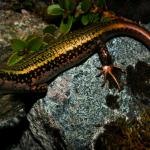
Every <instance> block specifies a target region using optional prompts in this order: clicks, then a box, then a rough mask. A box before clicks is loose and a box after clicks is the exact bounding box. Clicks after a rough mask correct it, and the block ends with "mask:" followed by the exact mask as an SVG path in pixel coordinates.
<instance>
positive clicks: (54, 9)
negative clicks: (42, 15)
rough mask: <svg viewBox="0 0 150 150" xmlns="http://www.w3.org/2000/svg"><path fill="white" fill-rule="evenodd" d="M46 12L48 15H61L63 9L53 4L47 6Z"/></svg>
mask: <svg viewBox="0 0 150 150" xmlns="http://www.w3.org/2000/svg"><path fill="white" fill-rule="evenodd" d="M47 13H48V14H49V15H63V13H64V9H62V8H61V7H60V5H59V4H53V5H50V6H48V8H47Z"/></svg>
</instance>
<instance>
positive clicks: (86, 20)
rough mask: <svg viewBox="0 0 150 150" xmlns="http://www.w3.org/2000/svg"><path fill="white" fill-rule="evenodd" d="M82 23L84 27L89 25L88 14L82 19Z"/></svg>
mask: <svg viewBox="0 0 150 150" xmlns="http://www.w3.org/2000/svg"><path fill="white" fill-rule="evenodd" d="M81 22H82V24H83V25H87V24H88V23H89V15H88V14H86V15H83V16H82V17H81Z"/></svg>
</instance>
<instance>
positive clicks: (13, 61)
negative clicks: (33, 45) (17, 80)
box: [7, 52, 25, 66]
mask: <svg viewBox="0 0 150 150" xmlns="http://www.w3.org/2000/svg"><path fill="white" fill-rule="evenodd" d="M24 57H25V56H19V55H18V53H17V52H15V53H13V54H12V55H11V56H10V57H9V59H8V61H7V65H8V66H13V65H14V64H16V63H17V62H19V61H20V60H22V59H23V58H24Z"/></svg>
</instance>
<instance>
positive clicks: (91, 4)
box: [47, 0, 105, 34]
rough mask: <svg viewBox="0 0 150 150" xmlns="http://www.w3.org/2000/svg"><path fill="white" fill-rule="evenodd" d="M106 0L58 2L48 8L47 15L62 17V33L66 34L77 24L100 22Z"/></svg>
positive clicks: (67, 0) (66, 0)
mask: <svg viewBox="0 0 150 150" xmlns="http://www.w3.org/2000/svg"><path fill="white" fill-rule="evenodd" d="M104 5H105V0H95V1H94V0H82V1H77V0H64V1H63V0H58V1H57V3H56V4H52V5H50V6H48V8H47V13H48V14H49V15H52V16H61V21H60V26H59V29H60V32H61V33H62V34H66V33H68V32H69V31H70V29H71V27H72V25H73V24H74V23H75V22H78V20H80V22H81V23H82V24H83V25H87V24H90V23H93V22H94V23H95V22H97V21H98V20H100V12H101V10H102V8H103V6H104Z"/></svg>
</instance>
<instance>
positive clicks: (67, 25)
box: [60, 16, 73, 34]
mask: <svg viewBox="0 0 150 150" xmlns="http://www.w3.org/2000/svg"><path fill="white" fill-rule="evenodd" d="M72 23H73V16H69V17H68V18H67V21H66V22H65V23H64V20H62V21H61V24H60V32H61V33H63V34H66V33H67V32H69V31H70V29H71V26H72Z"/></svg>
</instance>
